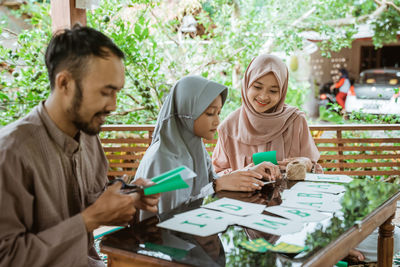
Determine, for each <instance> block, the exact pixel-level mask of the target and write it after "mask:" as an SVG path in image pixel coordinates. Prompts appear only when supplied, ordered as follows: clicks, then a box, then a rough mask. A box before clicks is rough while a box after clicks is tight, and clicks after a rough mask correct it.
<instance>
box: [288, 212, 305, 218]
mask: <svg viewBox="0 0 400 267" xmlns="http://www.w3.org/2000/svg"><path fill="white" fill-rule="evenodd" d="M287 212H289V213H292V214H294V215H298V216H300V217H303V218H304V217H308V216H310V213H307V212H301V211H299V210H288V211H287Z"/></svg>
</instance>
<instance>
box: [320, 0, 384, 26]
mask: <svg viewBox="0 0 400 267" xmlns="http://www.w3.org/2000/svg"><path fill="white" fill-rule="evenodd" d="M375 2H376V3H377V4H378V5H379V7H378V8H377V9H376V10H375V11H374V12H372V13H371V14H368V15H363V16H360V17H357V18H356V17H347V18H341V19H335V20H328V21H326V24H327V25H329V26H332V27H340V26H345V25H350V24H355V23H361V22H364V21H366V20H371V19H375V18H377V17H379V16H380V15H381V14H382V13H383V12H385V10H386V9H387V7H388V3H387V2H386V1H382V2H381V1H378V0H375Z"/></svg>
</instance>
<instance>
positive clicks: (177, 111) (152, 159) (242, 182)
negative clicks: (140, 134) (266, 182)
mask: <svg viewBox="0 0 400 267" xmlns="http://www.w3.org/2000/svg"><path fill="white" fill-rule="evenodd" d="M227 91H228V90H227V88H226V87H225V86H223V85H221V84H218V83H215V82H212V81H209V80H207V79H204V78H202V77H198V76H187V77H184V78H182V79H181V80H179V81H178V82H177V83H176V84H175V86H174V87H173V88H172V89H171V92H170V94H169V95H168V97H167V99H166V100H165V102H164V105H163V107H162V109H161V112H160V114H159V116H158V119H157V124H156V127H155V130H154V135H153V140H152V143H151V145H150V147H149V148H148V150H147V151H146V154H145V155H144V157H143V159H142V160H141V162H140V165H139V167H138V170H137V173H136V176H135V178H137V177H146V178H151V177H154V176H157V175H160V174H161V173H163V172H166V171H169V170H171V169H174V168H176V167H179V166H181V165H185V166H187V167H189V168H190V169H192V170H193V171H194V172H195V173H196V174H197V177H195V178H194V179H193V180H189V181H187V182H188V184H189V188H187V189H180V190H176V191H171V192H166V193H162V194H161V198H160V202H159V206H158V210H159V212H160V213H163V212H166V211H169V210H171V209H173V208H175V207H177V206H179V205H180V204H182V203H184V202H185V201H187V200H188V199H190V197H192V196H196V195H198V194H200V192H201V191H202V189H203V188H207V187H210V188H211V186H212V184H213V182H214V179H215V178H217V176H216V174H215V172H214V170H213V167H212V164H211V159H210V156H209V155H208V153H207V151H206V149H205V146H204V143H203V140H202V138H205V139H213V137H214V134H215V132H216V131H217V127H218V125H219V122H220V121H219V114H220V111H221V108H222V106H223V104H224V102H225V100H226V96H227ZM267 169H268V168H267ZM263 176H265V175H263V173H262V172H260V171H258V172H257V171H254V170H248V171H239V172H235V173H232V174H230V175H227V176H226V177H220V178H218V179H216V180H215V182H214V189H215V190H216V191H219V190H231V191H234V190H238V191H253V190H256V189H260V188H261V186H262V185H263V183H262V182H261V181H260V180H259V179H261V178H262V177H263ZM216 181H218V182H216ZM206 186H207V187H206Z"/></svg>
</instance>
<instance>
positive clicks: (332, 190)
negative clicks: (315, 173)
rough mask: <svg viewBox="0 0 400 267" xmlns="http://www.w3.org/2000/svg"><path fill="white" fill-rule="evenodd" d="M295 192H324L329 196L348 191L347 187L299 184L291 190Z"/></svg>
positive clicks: (324, 184) (328, 184)
mask: <svg viewBox="0 0 400 267" xmlns="http://www.w3.org/2000/svg"><path fill="white" fill-rule="evenodd" d="M290 190H294V191H307V190H308V191H310V192H323V193H328V194H339V193H342V192H344V191H346V187H344V186H343V185H338V184H330V183H313V182H298V183H297V184H295V185H294V186H292V187H291V188H290Z"/></svg>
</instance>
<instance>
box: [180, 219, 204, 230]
mask: <svg viewBox="0 0 400 267" xmlns="http://www.w3.org/2000/svg"><path fill="white" fill-rule="evenodd" d="M185 223H186V224H191V225H196V226H198V227H200V228H202V227H204V226H207V224H197V223H191V222H189V221H184V222H181V224H185Z"/></svg>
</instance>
